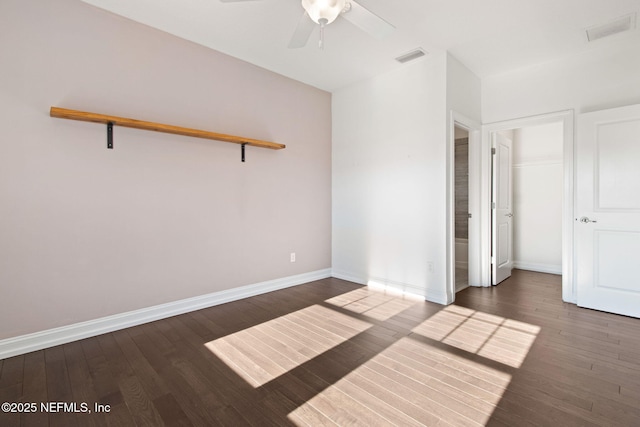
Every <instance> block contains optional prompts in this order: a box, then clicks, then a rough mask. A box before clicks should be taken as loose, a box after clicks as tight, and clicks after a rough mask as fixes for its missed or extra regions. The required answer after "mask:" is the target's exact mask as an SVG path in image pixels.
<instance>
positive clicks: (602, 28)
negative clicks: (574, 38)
mask: <svg viewBox="0 0 640 427" xmlns="http://www.w3.org/2000/svg"><path fill="white" fill-rule="evenodd" d="M635 28H636V14H635V13H632V14H629V15H625V16H623V17H620V18H618V19H616V20H614V21H611V22H608V23H606V24H604V25H598V26H596V27H591V28H587V29H586V33H587V40H588V41H590V42H592V41H595V40H598V39H602V38H604V37H609V36H612V35H614V34H618V33H623V32H625V31H631V30H633V29H635Z"/></svg>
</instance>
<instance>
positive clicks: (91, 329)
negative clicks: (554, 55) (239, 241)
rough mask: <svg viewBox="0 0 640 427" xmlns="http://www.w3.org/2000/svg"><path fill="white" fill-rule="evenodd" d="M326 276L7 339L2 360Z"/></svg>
mask: <svg viewBox="0 0 640 427" xmlns="http://www.w3.org/2000/svg"><path fill="white" fill-rule="evenodd" d="M327 277H331V269H330V268H327V269H324V270H317V271H312V272H309V273H303V274H298V275H295V276H289V277H284V278H281V279H275V280H269V281H266V282H260V283H254V284H252V285H247V286H241V287H239V288H234V289H228V290H224V291H220V292H214V293H211V294H207V295H201V296H197V297H193V298H186V299H183V300H179V301H174V302H170V303H166V304H160V305H156V306H153V307H147V308H142V309H140V310H134V311H129V312H126V313H120V314H116V315H113V316H107V317H102V318H100V319H94V320H89V321H86V322H81V323H75V324H73V325H68V326H62V327H59V328H54V329H48V330H45V331H40V332H36V333H33V334H28V335H21V336H19V337H13V338H7V339H4V340H0V360H1V359H6V358H8V357H13V356H17V355H20V354H25V353H29V352H32V351H36V350H42V349H43V348H48V347H53V346H56V345H60V344H66V343H68V342H72V341H77V340H80V339H84V338H89V337H93V336H96V335H100V334H104V333H107V332H113V331H117V330H119V329H124V328H129V327H132V326H136V325H141V324H143V323H148V322H153V321H155V320H160V319H165V318H167V317H171V316H176V315H178V314H184V313H188V312H190V311H195V310H201V309H203V308H207V307H213V306H215V305H219V304H224V303H227V302H231V301H236V300H239V299H243V298H248V297H252V296H255V295H260V294H264V293H267V292H272V291H277V290H279V289H284V288H289V287H292V286H297V285H301V284H304V283H308V282H313V281H314V280H320V279H326V278H327Z"/></svg>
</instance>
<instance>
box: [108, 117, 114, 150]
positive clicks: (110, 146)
mask: <svg viewBox="0 0 640 427" xmlns="http://www.w3.org/2000/svg"><path fill="white" fill-rule="evenodd" d="M107 148H108V149H109V150H113V122H109V123H107Z"/></svg>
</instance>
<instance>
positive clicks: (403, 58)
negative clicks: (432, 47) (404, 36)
mask: <svg viewBox="0 0 640 427" xmlns="http://www.w3.org/2000/svg"><path fill="white" fill-rule="evenodd" d="M425 55H426V52H425V51H424V50H422V49H420V48H418V49H415V50H412V51H411V52H409V53H405V54H404V55H400V56H398V57H397V58H396V61H398V62H399V63H401V64H404V63H405V62H409V61H413V60H414V59H418V58H421V57H423V56H425Z"/></svg>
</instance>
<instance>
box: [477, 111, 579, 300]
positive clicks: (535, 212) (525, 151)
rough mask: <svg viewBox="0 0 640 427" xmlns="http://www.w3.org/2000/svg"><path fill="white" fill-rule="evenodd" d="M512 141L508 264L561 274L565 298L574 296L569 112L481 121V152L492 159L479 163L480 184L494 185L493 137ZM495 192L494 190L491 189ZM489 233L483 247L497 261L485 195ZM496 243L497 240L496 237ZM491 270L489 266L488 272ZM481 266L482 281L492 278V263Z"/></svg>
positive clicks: (490, 203)
mask: <svg viewBox="0 0 640 427" xmlns="http://www.w3.org/2000/svg"><path fill="white" fill-rule="evenodd" d="M499 134H500V135H501V136H505V135H506V136H509V137H511V139H512V140H513V161H512V163H511V165H510V171H511V175H512V176H513V196H512V201H513V204H512V209H513V211H512V212H511V213H512V214H513V232H512V233H511V236H510V237H511V238H512V242H510V243H509V244H512V250H513V254H512V260H511V266H510V267H512V268H519V269H524V270H531V271H539V272H544V273H552V274H562V278H563V300H564V301H567V302H574V301H575V291H574V286H573V258H572V253H573V112H572V111H567V112H560V113H552V114H547V115H542V116H534V117H529V118H524V119H517V120H510V121H506V122H500V123H494V124H490V125H485V126H484V131H483V151H484V152H487V153H490V155H489V156H490V158H489V159H487V160H486V161H485V162H484V163H483V164H482V165H481V168H482V170H483V172H482V179H483V185H487V186H488V187H490V188H491V187H493V186H492V181H493V174H492V160H493V157H494V155H493V154H491V153H492V150H491V149H492V148H495V145H494V141H496V139H497V137H498V135H499ZM493 192H495V189H494V191H493ZM483 203H486V205H484V206H486V210H484V209H483V211H484V212H487V213H489V214H488V217H486V218H484V219H483V223H484V224H487V225H486V226H487V229H488V232H487V233H486V234H485V235H484V236H486V237H487V240H485V244H483V251H485V252H486V253H488V254H489V255H490V257H489V259H490V261H489V263H488V264H489V266H491V265H492V263H493V262H494V261H495V257H494V256H493V253H495V252H496V249H495V248H494V250H493V253H492V246H493V242H494V235H495V232H494V227H493V224H494V214H495V213H496V209H494V208H493V200H492V198H491V197H488V198H487V200H486V201H485V202H483ZM498 244H500V242H498ZM487 270H489V271H487ZM487 270H484V271H485V272H486V273H487V274H486V275H485V276H483V283H486V285H485V286H487V285H488V286H490V285H491V284H492V283H494V281H493V277H492V270H493V269H492V268H488V269H487Z"/></svg>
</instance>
